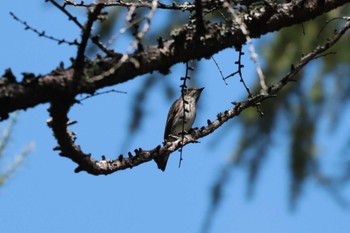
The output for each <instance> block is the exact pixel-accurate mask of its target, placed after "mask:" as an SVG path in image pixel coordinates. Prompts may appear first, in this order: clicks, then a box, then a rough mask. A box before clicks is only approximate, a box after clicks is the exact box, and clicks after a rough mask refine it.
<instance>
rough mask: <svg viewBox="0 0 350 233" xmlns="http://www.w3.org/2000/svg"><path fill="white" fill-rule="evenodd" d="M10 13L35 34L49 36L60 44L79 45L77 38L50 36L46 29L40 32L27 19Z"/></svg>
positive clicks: (48, 37)
mask: <svg viewBox="0 0 350 233" xmlns="http://www.w3.org/2000/svg"><path fill="white" fill-rule="evenodd" d="M10 15H11V16H12V17H13V19H14V20H16V21H17V22H20V23H21V24H23V25H24V29H25V30H30V31H32V32H34V33H35V34H37V35H38V36H39V37H44V38H47V39H49V40H52V41H56V42H57V43H58V44H68V45H77V46H78V45H79V43H78V41H76V40H74V41H67V40H65V39H58V38H56V37H53V36H48V35H46V32H45V31H42V32H40V31H39V30H37V29H35V28H33V27H32V26H30V25H29V24H28V23H27V22H26V21H23V20H21V19H19V18H18V17H17V16H16V15H15V14H14V13H13V12H10Z"/></svg>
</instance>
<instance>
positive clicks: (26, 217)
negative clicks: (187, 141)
mask: <svg viewBox="0 0 350 233" xmlns="http://www.w3.org/2000/svg"><path fill="white" fill-rule="evenodd" d="M10 11H12V12H14V13H15V14H16V15H17V16H18V17H20V18H21V19H23V20H25V21H27V22H28V23H30V24H31V25H32V26H34V27H36V28H38V29H40V30H45V31H46V32H47V33H48V34H50V35H54V36H56V37H59V38H66V39H74V38H75V37H77V36H78V35H79V30H78V29H77V28H76V27H74V25H73V24H72V23H70V22H68V20H67V19H66V17H65V16H64V15H62V14H61V13H60V12H58V11H57V10H56V9H55V8H53V7H50V5H49V4H45V3H44V1H39V0H36V1H24V0H19V1H2V2H1V3H0V28H1V31H2V32H3V33H2V36H1V39H0V41H1V45H0V46H1V55H0V72H3V71H4V69H5V68H8V67H11V68H12V70H13V72H14V73H15V74H16V75H19V74H20V73H21V72H34V73H36V74H38V73H41V74H45V73H47V72H49V71H51V70H52V69H53V68H55V67H57V66H58V64H59V62H60V61H62V60H63V61H65V63H66V64H69V57H72V56H74V55H75V48H74V47H70V46H65V45H61V46H57V45H56V44H55V43H54V42H52V41H49V40H46V39H43V38H38V36H37V35H35V34H33V33H32V32H29V31H24V30H23V26H22V25H21V24H19V23H18V22H15V21H14V20H13V19H12V18H11V16H10V15H9V12H10ZM75 12H76V14H78V15H82V14H83V11H82V10H81V9H80V10H76V11H75ZM156 17H161V15H158V16H156ZM120 46H121V47H123V48H125V47H127V46H128V44H125V43H124V44H121V45H120ZM246 54H248V53H247V52H246ZM235 57H236V54H234V53H233V52H232V50H225V51H224V52H222V53H220V54H218V55H216V59H217V60H218V62H219V64H220V66H221V69H222V70H223V71H224V73H226V74H228V73H229V72H230V71H232V60H234V59H235ZM202 63H203V65H202V66H201V70H200V72H199V73H198V76H196V77H193V78H198V79H199V83H200V85H201V86H204V87H205V91H204V92H203V95H202V97H201V100H200V104H201V110H200V111H199V112H198V115H197V120H196V122H195V126H202V125H205V124H206V120H207V119H208V118H209V119H214V118H215V116H216V114H217V113H218V112H219V111H223V110H225V109H228V108H230V102H231V101H233V100H240V99H241V98H242V96H243V95H242V93H243V87H242V86H241V84H240V83H239V80H237V79H232V80H229V85H228V86H226V85H225V84H224V83H223V82H222V80H221V77H220V75H219V72H218V71H217V69H216V66H215V64H214V63H213V62H212V61H209V60H204V61H202ZM244 64H245V69H244V72H245V74H244V75H245V77H247V79H248V83H252V82H253V81H254V80H255V78H256V75H255V74H254V64H253V63H252V62H251V61H250V60H249V56H248V55H246V56H245V57H244ZM184 69H185V68H184V65H182V64H180V65H176V66H174V67H173V68H172V73H171V74H169V75H167V76H166V77H162V78H170V79H172V84H173V85H175V86H179V85H180V81H179V77H180V76H183V75H184V72H183V71H184ZM199 77H200V78H199ZM143 81H144V78H143V77H139V78H137V79H134V80H132V81H129V82H127V83H124V84H122V85H119V86H116V87H113V88H114V89H117V90H121V91H125V92H127V93H128V94H115V93H112V94H107V95H102V96H98V97H95V98H91V99H89V100H86V101H85V102H83V105H77V106H74V108H73V109H72V110H71V112H70V115H69V116H70V119H72V120H77V121H78V124H76V125H74V126H72V128H71V129H72V130H73V131H75V132H77V135H78V143H80V145H81V146H82V148H83V150H84V151H85V152H91V153H92V154H93V155H94V156H95V157H97V158H99V157H100V156H101V155H106V156H107V157H108V158H116V157H117V156H118V155H119V154H120V153H124V154H125V153H126V152H127V151H128V150H130V151H133V149H134V148H138V147H142V148H144V149H148V148H153V147H155V146H156V145H158V144H160V143H161V141H162V137H163V130H164V124H165V119H166V115H167V112H168V109H169V106H170V104H171V103H170V102H168V101H167V100H166V99H165V98H164V95H163V94H162V90H161V89H160V88H155V89H153V91H152V93H151V94H150V96H149V97H148V101H147V103H148V104H149V109H148V111H147V112H146V118H145V121H144V123H143V125H142V127H141V130H140V133H138V134H136V135H134V138H133V140H132V141H131V142H130V143H129V144H130V145H129V146H128V148H127V150H125V151H122V150H123V148H122V144H123V142H124V140H125V137H126V136H127V132H126V125H127V124H128V122H129V121H128V120H129V118H130V108H129V107H130V103H131V102H132V98H133V97H134V94H135V91H136V90H137V89H138V87H139V86H140V85H141V84H142V82H143ZM107 89H108V88H107ZM47 108H48V105H47V104H43V105H39V106H37V107H35V108H33V109H28V110H27V111H25V112H24V111H21V112H20V115H19V120H18V124H17V125H16V127H15V131H14V135H13V137H12V138H11V141H10V145H9V147H8V149H7V150H6V154H8V155H15V154H16V153H19V152H20V151H21V150H22V149H23V148H24V147H25V146H26V145H28V144H29V143H31V142H33V143H35V147H36V148H35V151H34V152H32V153H31V154H30V155H29V156H28V158H27V159H26V160H25V161H24V163H23V164H22V166H21V167H20V168H19V169H18V170H17V171H16V173H15V174H14V176H12V177H11V179H10V180H8V182H7V183H6V185H4V186H2V187H1V188H0V232H6V233H15V232H16V233H21V232H26V233H28V232H33V233H34V232H35V233H40V232H50V233H56V232H57V233H58V232H59V233H61V232H85V233H90V232H91V233H94V232H135V233H136V232H152V233H158V232H159V233H160V232H170V233H171V232H174V233H175V232H191V233H193V232H199V230H200V229H201V226H202V224H203V220H204V217H205V214H206V211H207V209H208V206H209V203H210V190H211V187H212V185H213V182H214V181H215V180H216V178H217V176H218V175H219V171H220V169H221V168H222V166H223V165H225V164H226V163H227V161H228V160H229V155H230V151H231V150H232V142H236V141H237V137H238V136H239V133H240V130H239V128H237V127H236V128H235V124H234V122H235V121H236V119H233V123H230V124H227V125H226V126H224V127H226V128H225V130H230V131H233V133H232V134H225V136H224V137H222V139H220V143H218V144H215V145H214V146H213V143H212V139H213V137H220V135H221V134H222V133H223V131H225V130H224V129H219V130H217V131H216V132H215V133H214V134H213V135H211V136H209V137H208V138H204V139H202V140H201V143H200V144H195V145H189V146H187V147H186V148H184V160H183V163H182V167H181V168H180V169H179V168H178V167H177V165H178V156H179V154H178V153H174V154H173V156H171V158H170V161H169V163H168V167H167V170H166V172H164V173H163V172H161V171H160V170H158V169H157V168H156V165H155V163H153V162H149V163H146V164H143V165H140V166H138V167H135V168H134V169H132V170H125V171H121V172H117V173H115V174H112V175H109V176H99V177H95V176H91V175H88V174H86V173H79V174H75V173H74V172H73V171H74V168H75V167H76V165H75V164H74V163H72V162H71V161H70V160H68V159H65V158H61V157H59V156H58V153H57V152H55V151H53V150H52V148H53V147H54V146H55V145H56V144H55V140H54V139H53V136H52V132H51V131H50V129H49V128H48V127H47V126H46V120H47V119H48V118H49V116H48V112H47ZM347 113H348V111H347ZM346 116H348V114H346ZM346 116H344V122H345V119H346ZM6 125H7V122H3V123H0V129H1V130H2V129H3V128H4V127H5V126H6ZM344 129H349V124H348V123H347V124H344ZM341 136H342V132H338V133H336V134H335V137H334V138H333V141H334V143H333V144H332V145H333V146H334V148H335V147H337V143H338V142H339V140H338V139H339V137H341ZM318 140H319V141H320V142H322V141H326V140H327V138H320V139H318ZM279 143H280V146H279V147H276V148H274V149H272V150H271V151H270V155H269V157H268V159H267V160H266V161H265V163H266V164H265V167H264V169H263V170H262V172H261V176H260V177H259V181H258V183H257V186H256V192H255V197H254V198H253V199H251V200H249V201H248V200H247V199H246V197H245V192H246V178H247V177H246V172H245V171H244V170H243V169H236V170H235V171H234V172H232V173H231V174H230V177H229V180H230V182H229V185H228V186H227V187H226V189H225V192H224V194H223V197H224V198H223V202H222V205H221V206H220V208H219V210H218V214H217V215H216V217H215V219H214V221H213V225H212V227H211V231H210V232H215V233H216V232H235V233H237V232H260V233H265V232H266V233H273V232H276V233H277V232H278V233H280V232H283V233H294V232H297V233H310V232H322V233H324V232H337V233H348V232H350V223H349V211H348V210H345V209H343V208H341V207H339V205H337V204H336V203H335V202H334V201H333V200H332V199H331V197H330V196H329V195H328V194H327V193H326V192H325V191H324V190H322V189H321V188H320V187H319V186H318V185H317V184H315V183H314V182H313V181H312V180H310V181H308V182H307V185H306V186H305V189H304V192H303V196H302V198H301V199H300V201H299V203H298V208H297V209H296V211H295V212H294V213H292V212H290V210H289V207H288V186H289V183H288V182H289V174H288V172H287V168H288V160H287V156H286V148H287V147H286V143H287V142H285V141H283V138H282V139H280V141H279ZM322 149H325V150H326V152H327V150H329V148H322ZM325 154H327V153H325ZM5 162H9V161H7V160H6V161H5ZM0 165H1V166H6V164H0ZM343 191H344V193H345V194H349V193H350V189H349V187H346V189H344V190H343ZM347 196H349V195H347Z"/></svg>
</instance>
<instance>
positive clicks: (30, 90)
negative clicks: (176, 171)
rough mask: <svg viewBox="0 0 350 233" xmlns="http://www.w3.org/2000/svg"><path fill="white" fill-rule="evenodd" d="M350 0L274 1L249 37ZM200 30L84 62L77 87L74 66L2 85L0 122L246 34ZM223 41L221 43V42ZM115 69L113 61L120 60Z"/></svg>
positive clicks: (214, 27)
mask: <svg viewBox="0 0 350 233" xmlns="http://www.w3.org/2000/svg"><path fill="white" fill-rule="evenodd" d="M348 2H350V0H329V1H325V2H323V3H318V1H312V0H309V1H307V0H306V1H303V3H304V5H298V3H295V2H294V1H293V2H290V3H283V4H274V5H269V6H268V7H266V10H265V12H263V13H261V15H259V16H256V17H251V20H246V21H245V24H246V26H247V29H248V30H249V32H250V36H251V38H258V37H260V36H262V35H264V34H266V33H268V32H273V31H276V30H280V29H281V28H283V27H288V26H290V25H293V24H298V23H301V22H305V21H307V20H310V19H313V18H315V17H317V16H319V15H321V14H322V13H324V12H327V11H330V10H331V9H334V8H336V7H339V6H341V5H344V4H346V3H348ZM195 31H196V30H195V29H194V28H193V27H192V26H189V25H185V26H184V27H183V28H182V29H181V30H179V31H176V32H173V34H172V39H170V40H167V41H162V47H161V48H159V47H158V45H154V46H150V47H146V48H145V49H144V50H143V51H136V52H134V53H133V54H131V55H127V56H123V55H122V54H115V55H114V56H113V57H112V58H111V57H106V58H102V59H98V58H97V59H96V60H95V61H93V62H91V63H87V64H85V66H84V72H83V73H84V74H85V77H84V78H82V79H81V80H80V82H79V83H78V84H77V86H75V85H74V82H73V80H74V79H73V75H74V72H73V70H72V68H67V69H65V70H54V71H52V72H51V73H50V74H46V75H43V76H36V77H35V79H34V80H32V81H31V82H29V83H28V82H25V83H24V82H20V83H7V84H3V85H0V120H3V119H6V118H7V117H8V114H9V113H11V112H13V111H15V110H20V109H27V108H30V107H34V106H36V105H38V104H41V103H47V102H51V101H52V100H54V99H56V98H58V97H59V96H62V95H63V96H64V95H65V94H67V92H69V95H73V96H74V95H77V94H82V93H93V92H95V91H96V90H98V89H100V88H103V87H106V86H111V85H115V84H119V83H123V82H125V81H128V80H131V79H134V78H135V77H137V76H140V75H143V74H146V73H150V72H153V71H159V72H161V73H167V72H168V70H169V68H170V67H171V66H173V65H174V64H177V63H179V62H187V61H189V60H195V59H198V60H199V59H201V58H203V57H206V58H209V57H210V56H212V55H213V54H215V53H217V52H219V51H221V50H223V49H225V48H229V47H232V46H235V47H240V46H241V45H242V44H244V43H245V42H246V37H245V36H244V35H243V34H242V32H241V31H240V30H239V29H237V27H235V26H234V25H232V22H223V23H220V24H216V23H213V24H211V25H210V26H208V27H207V30H206V32H205V33H204V34H203V36H202V37H201V40H197V39H195V38H196V37H195V33H196V32H195ZM218 42H220V43H218ZM122 57H124V58H127V59H125V61H124V60H123V61H122V62H120V59H121V58H122ZM119 62H120V65H119V66H118V68H117V69H115V64H117V63H119ZM101 74H104V76H103V78H102V79H97V80H96V81H93V82H89V79H92V80H93V77H94V76H99V75H101Z"/></svg>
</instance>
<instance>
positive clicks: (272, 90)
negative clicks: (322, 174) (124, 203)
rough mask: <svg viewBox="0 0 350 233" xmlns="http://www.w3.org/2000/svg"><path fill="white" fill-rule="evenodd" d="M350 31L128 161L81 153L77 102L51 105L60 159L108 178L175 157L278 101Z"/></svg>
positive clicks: (52, 124) (349, 23)
mask: <svg viewBox="0 0 350 233" xmlns="http://www.w3.org/2000/svg"><path fill="white" fill-rule="evenodd" d="M349 28H350V21H348V22H347V23H346V25H345V26H344V27H343V28H342V29H341V30H340V31H339V32H337V33H336V34H335V35H334V37H333V38H331V39H329V40H328V41H327V42H326V43H325V44H324V45H323V46H318V47H317V48H315V49H314V50H313V51H312V52H310V53H309V54H307V55H306V56H304V57H302V58H301V60H300V61H299V63H298V64H297V65H295V66H293V68H292V69H291V71H290V72H289V73H288V74H287V75H286V76H285V77H283V78H282V79H281V80H280V81H279V82H277V83H276V84H275V85H274V86H272V87H269V88H268V89H267V92H266V93H261V94H258V95H255V96H252V97H251V98H249V99H248V100H246V101H241V102H238V103H236V104H235V106H234V107H232V108H230V109H228V110H226V111H223V112H221V113H219V114H218V116H217V119H215V120H214V121H210V120H208V125H207V126H203V127H201V128H200V129H198V130H194V132H193V133H192V134H190V135H186V137H183V138H179V139H178V140H176V141H174V142H167V143H166V144H165V145H164V146H157V147H155V148H153V149H151V150H143V149H142V148H138V149H135V153H134V154H132V153H131V152H129V153H128V158H125V157H123V155H120V156H119V157H118V158H117V159H115V160H106V159H105V157H104V156H103V157H102V160H95V159H93V158H91V155H90V154H86V153H84V152H83V151H82V150H81V148H80V146H78V145H75V134H74V133H72V132H70V131H69V130H68V128H67V126H68V117H67V114H68V111H69V109H70V107H71V106H72V104H74V100H72V99H66V100H62V99H60V101H59V102H52V104H51V107H50V109H49V112H50V115H51V117H52V119H51V120H50V121H49V122H48V125H49V126H50V127H51V128H52V130H53V132H54V136H55V137H56V139H57V141H58V144H59V146H57V147H56V148H55V149H56V150H60V151H61V153H60V155H61V156H64V157H67V158H70V159H71V160H73V161H74V162H76V163H77V164H78V167H77V168H76V170H75V171H76V172H80V171H86V172H88V173H90V174H93V175H101V174H104V175H107V174H110V173H113V172H116V171H119V170H124V169H127V168H133V167H135V166H138V165H140V164H142V163H145V162H148V161H150V160H152V159H154V158H156V157H158V156H162V155H165V154H169V153H172V152H174V151H176V150H178V149H180V148H182V147H183V146H185V145H187V144H189V143H195V142H197V140H198V139H199V138H202V137H205V136H207V135H209V134H211V133H213V132H214V131H215V130H217V129H218V128H219V127H220V126H222V125H223V124H224V123H225V122H227V121H228V120H230V119H232V118H233V117H235V116H238V115H239V114H240V113H241V112H242V111H243V110H245V109H247V108H249V107H252V106H256V105H258V104H259V103H261V102H263V101H265V100H267V99H270V98H272V97H275V95H276V94H277V93H278V92H279V91H280V90H281V89H282V88H283V87H285V86H286V85H287V84H288V83H289V82H291V81H292V80H293V78H294V77H295V76H296V75H297V73H298V72H299V71H300V70H301V69H302V68H303V67H304V66H305V65H306V64H308V63H309V62H311V61H313V60H314V59H316V58H317V57H319V55H320V54H322V53H323V52H325V51H326V50H327V49H329V48H330V47H331V46H332V45H334V44H335V43H336V42H337V41H338V40H339V39H340V38H341V37H342V36H343V35H344V33H345V32H346V31H347V30H349Z"/></svg>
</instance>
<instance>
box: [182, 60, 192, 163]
mask: <svg viewBox="0 0 350 233" xmlns="http://www.w3.org/2000/svg"><path fill="white" fill-rule="evenodd" d="M190 69H191V67H189V66H188V62H186V71H185V77H182V78H181V79H180V80H182V81H183V83H182V85H181V86H180V87H181V98H182V110H183V111H182V131H181V148H180V149H179V152H180V160H179V167H181V162H182V151H183V144H184V139H185V123H186V122H185V121H186V111H191V109H188V110H186V100H185V94H186V91H187V84H186V82H187V80H190V79H191V77H190V76H189V74H188V73H189V70H190Z"/></svg>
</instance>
